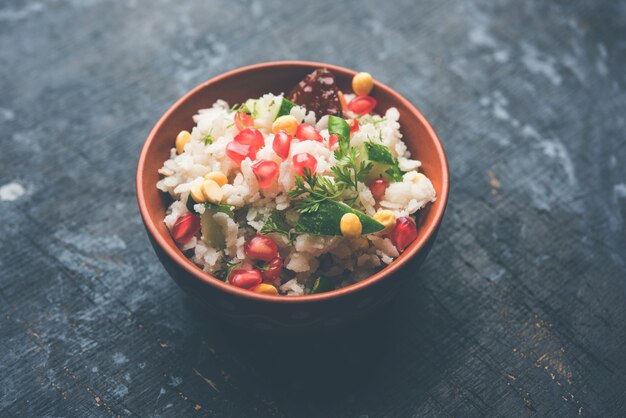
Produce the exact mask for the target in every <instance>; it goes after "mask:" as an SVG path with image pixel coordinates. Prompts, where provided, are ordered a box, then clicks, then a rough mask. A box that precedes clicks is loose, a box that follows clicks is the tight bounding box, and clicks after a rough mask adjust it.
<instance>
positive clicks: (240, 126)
mask: <svg viewBox="0 0 626 418" xmlns="http://www.w3.org/2000/svg"><path fill="white" fill-rule="evenodd" d="M234 120H235V126H236V127H237V130H238V131H240V132H241V131H243V130H244V129H246V128H249V127H252V126H254V119H253V118H252V116H250V115H248V114H247V113H243V112H237V113H235V116H234Z"/></svg>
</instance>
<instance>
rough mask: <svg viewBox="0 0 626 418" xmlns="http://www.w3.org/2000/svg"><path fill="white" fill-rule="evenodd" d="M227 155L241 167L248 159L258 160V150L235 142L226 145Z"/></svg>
mask: <svg viewBox="0 0 626 418" xmlns="http://www.w3.org/2000/svg"><path fill="white" fill-rule="evenodd" d="M226 155H227V156H228V158H230V159H231V160H233V161H234V162H235V163H237V164H238V165H239V164H241V162H242V161H243V160H245V159H246V157H250V159H251V160H254V159H255V158H256V150H254V149H253V148H252V147H251V146H250V145H246V144H242V143H239V142H234V141H233V142H229V143H228V145H226Z"/></svg>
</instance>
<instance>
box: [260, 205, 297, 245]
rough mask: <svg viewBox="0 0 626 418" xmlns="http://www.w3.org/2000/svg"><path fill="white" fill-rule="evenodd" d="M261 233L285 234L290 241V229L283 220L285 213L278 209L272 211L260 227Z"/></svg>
mask: <svg viewBox="0 0 626 418" xmlns="http://www.w3.org/2000/svg"><path fill="white" fill-rule="evenodd" d="M261 233H262V234H271V233H277V234H280V235H284V236H286V237H287V238H288V239H289V240H290V241H291V240H292V231H291V227H290V226H289V224H287V221H286V220H285V215H284V213H283V212H281V211H279V210H275V211H274V212H272V214H271V215H270V217H269V218H267V221H265V225H263V228H261Z"/></svg>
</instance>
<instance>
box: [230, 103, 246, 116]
mask: <svg viewBox="0 0 626 418" xmlns="http://www.w3.org/2000/svg"><path fill="white" fill-rule="evenodd" d="M230 112H241V113H246V114H248V115H249V114H250V110H249V109H248V106H246V104H245V103H239V104H234V105H232V107H231V108H230Z"/></svg>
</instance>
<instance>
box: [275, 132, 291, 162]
mask: <svg viewBox="0 0 626 418" xmlns="http://www.w3.org/2000/svg"><path fill="white" fill-rule="evenodd" d="M292 139H293V138H292V136H291V135H289V134H288V133H287V132H285V131H280V132H278V133H277V134H276V135H274V142H272V149H273V150H274V152H275V153H276V155H278V156H279V157H280V158H282V159H283V160H285V159H287V157H289V150H291V141H292Z"/></svg>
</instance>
